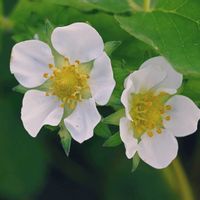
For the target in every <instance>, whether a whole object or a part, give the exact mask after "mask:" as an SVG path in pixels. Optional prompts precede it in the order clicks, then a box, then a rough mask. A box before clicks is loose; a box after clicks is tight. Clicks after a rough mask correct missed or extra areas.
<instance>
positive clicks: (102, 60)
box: [89, 53, 115, 105]
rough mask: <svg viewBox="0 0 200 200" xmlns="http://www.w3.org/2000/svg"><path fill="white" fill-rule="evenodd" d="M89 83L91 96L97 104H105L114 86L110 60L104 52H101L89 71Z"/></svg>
mask: <svg viewBox="0 0 200 200" xmlns="http://www.w3.org/2000/svg"><path fill="white" fill-rule="evenodd" d="M89 85H90V89H91V93H92V97H93V98H94V99H95V101H96V102H97V104H99V105H105V104H106V103H108V101H109V99H110V96H111V94H112V92H113V89H114V87H115V80H114V77H113V72H112V66H111V61H110V58H109V57H108V56H107V55H106V53H103V54H102V55H101V56H100V57H98V58H97V59H96V60H95V61H94V65H93V68H92V71H91V73H90V80H89Z"/></svg>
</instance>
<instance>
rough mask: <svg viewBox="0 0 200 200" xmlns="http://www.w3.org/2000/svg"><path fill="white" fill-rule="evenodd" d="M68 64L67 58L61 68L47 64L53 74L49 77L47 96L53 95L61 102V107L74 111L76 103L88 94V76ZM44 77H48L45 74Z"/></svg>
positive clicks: (76, 67) (78, 68)
mask: <svg viewBox="0 0 200 200" xmlns="http://www.w3.org/2000/svg"><path fill="white" fill-rule="evenodd" d="M78 63H80V62H77V63H76V64H77V65H76V66H75V65H70V64H69V63H68V58H64V62H63V67H60V68H56V67H53V66H52V65H51V64H49V67H51V69H52V71H53V73H52V75H51V76H50V77H49V80H50V86H49V91H48V93H46V94H48V95H55V96H57V97H58V99H59V100H60V101H62V104H61V105H60V106H61V107H64V106H65V105H66V106H68V107H69V108H71V109H74V108H75V106H76V104H77V102H78V101H81V100H82V99H84V98H86V97H85V96H86V95H87V96H88V94H90V89H89V85H88V79H89V75H88V73H87V72H86V71H83V69H81V68H80V67H79V66H78ZM44 76H45V77H48V76H47V75H46V74H45V75H44Z"/></svg>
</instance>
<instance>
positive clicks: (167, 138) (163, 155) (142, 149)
mask: <svg viewBox="0 0 200 200" xmlns="http://www.w3.org/2000/svg"><path fill="white" fill-rule="evenodd" d="M138 146H139V147H138V154H139V156H140V158H141V159H142V160H143V161H144V162H146V163H147V164H149V165H151V166H152V167H154V168H157V169H161V168H165V167H167V166H168V165H169V164H170V163H171V162H172V160H173V159H174V158H175V157H176V156H177V152H178V143H177V140H176V138H175V137H174V136H173V135H172V134H171V133H170V132H168V131H166V130H163V132H162V133H161V134H157V133H155V134H154V136H153V137H149V136H148V135H147V134H144V135H143V136H142V138H141V142H140V143H139V145H138Z"/></svg>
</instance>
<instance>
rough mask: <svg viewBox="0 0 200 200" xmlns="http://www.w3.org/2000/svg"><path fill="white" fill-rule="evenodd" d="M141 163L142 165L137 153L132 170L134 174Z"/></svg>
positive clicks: (133, 159)
mask: <svg viewBox="0 0 200 200" xmlns="http://www.w3.org/2000/svg"><path fill="white" fill-rule="evenodd" d="M139 163H140V157H139V155H138V153H137V152H136V153H135V155H134V156H133V158H132V170H131V172H134V171H135V170H136V169H137V167H138V165H139Z"/></svg>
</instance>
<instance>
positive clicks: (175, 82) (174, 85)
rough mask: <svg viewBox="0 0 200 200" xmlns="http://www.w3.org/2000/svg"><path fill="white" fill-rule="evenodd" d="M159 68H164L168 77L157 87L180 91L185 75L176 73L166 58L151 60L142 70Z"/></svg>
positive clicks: (159, 57)
mask: <svg viewBox="0 0 200 200" xmlns="http://www.w3.org/2000/svg"><path fill="white" fill-rule="evenodd" d="M158 66H159V67H162V68H163V69H164V70H165V71H166V74H167V75H166V77H165V79H164V80H163V81H162V82H161V83H160V84H159V85H157V86H156V87H157V88H170V89H178V88H179V87H180V86H181V84H182V80H183V75H182V74H180V73H178V72H177V71H175V70H174V69H173V67H172V66H171V64H170V63H169V62H168V61H167V60H166V59H165V58H164V57H162V56H158V57H154V58H150V59H149V60H147V61H146V62H144V63H143V64H142V65H141V66H140V69H145V68H152V67H158Z"/></svg>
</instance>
